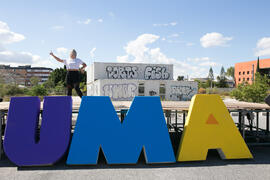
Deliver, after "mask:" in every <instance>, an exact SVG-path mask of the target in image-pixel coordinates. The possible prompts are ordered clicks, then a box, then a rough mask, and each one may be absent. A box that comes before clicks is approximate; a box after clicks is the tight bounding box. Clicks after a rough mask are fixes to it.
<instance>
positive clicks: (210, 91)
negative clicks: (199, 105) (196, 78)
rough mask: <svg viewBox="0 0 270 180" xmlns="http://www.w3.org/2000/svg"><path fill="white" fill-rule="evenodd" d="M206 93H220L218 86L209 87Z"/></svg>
mask: <svg viewBox="0 0 270 180" xmlns="http://www.w3.org/2000/svg"><path fill="white" fill-rule="evenodd" d="M206 94H219V92H218V89H217V88H207V89H206Z"/></svg>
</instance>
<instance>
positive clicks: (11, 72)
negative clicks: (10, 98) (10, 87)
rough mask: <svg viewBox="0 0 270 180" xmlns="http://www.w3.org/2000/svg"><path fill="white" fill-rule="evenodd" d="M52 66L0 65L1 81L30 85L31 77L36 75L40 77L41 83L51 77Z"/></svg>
mask: <svg viewBox="0 0 270 180" xmlns="http://www.w3.org/2000/svg"><path fill="white" fill-rule="evenodd" d="M52 71H53V69H51V68H45V67H31V66H30V65H27V66H18V67H11V66H10V65H0V81H3V82H4V83H14V84H17V85H22V86H30V85H31V82H30V79H31V78H32V77H36V78H38V79H39V84H42V83H44V82H46V81H47V80H48V79H49V76H50V73H51V72H52Z"/></svg>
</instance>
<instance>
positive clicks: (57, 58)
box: [50, 52, 64, 63]
mask: <svg viewBox="0 0 270 180" xmlns="http://www.w3.org/2000/svg"><path fill="white" fill-rule="evenodd" d="M50 55H51V56H52V57H54V59H56V60H57V61H59V62H61V63H63V62H64V61H63V60H62V59H60V58H59V57H57V56H55V55H54V54H53V52H50Z"/></svg>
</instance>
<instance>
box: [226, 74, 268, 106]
mask: <svg viewBox="0 0 270 180" xmlns="http://www.w3.org/2000/svg"><path fill="white" fill-rule="evenodd" d="M268 89H269V79H268V77H267V76H266V75H265V76H262V75H260V74H259V73H256V75H255V81H254V82H253V83H252V84H248V83H246V82H245V83H242V84H239V85H238V87H237V89H234V90H233V91H232V92H231V96H232V97H234V98H235V99H237V100H240V101H247V102H263V101H264V99H265V97H266V96H267V92H268Z"/></svg>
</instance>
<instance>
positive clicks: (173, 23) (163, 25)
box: [153, 22, 177, 27]
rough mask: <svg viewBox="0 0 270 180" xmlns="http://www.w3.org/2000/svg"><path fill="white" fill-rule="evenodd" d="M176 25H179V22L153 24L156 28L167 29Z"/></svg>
mask: <svg viewBox="0 0 270 180" xmlns="http://www.w3.org/2000/svg"><path fill="white" fill-rule="evenodd" d="M176 25H177V22H170V23H162V24H153V26H154V27H167V26H176Z"/></svg>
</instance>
